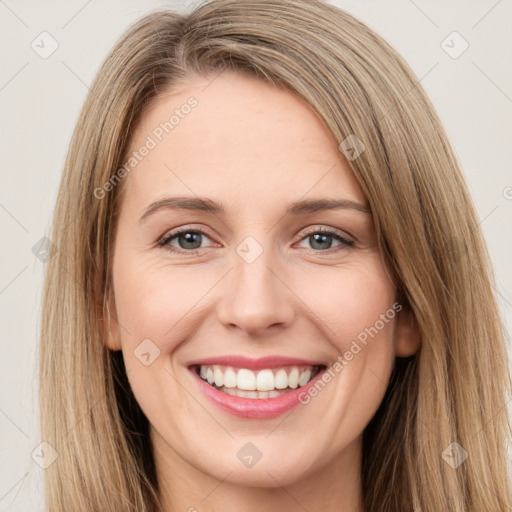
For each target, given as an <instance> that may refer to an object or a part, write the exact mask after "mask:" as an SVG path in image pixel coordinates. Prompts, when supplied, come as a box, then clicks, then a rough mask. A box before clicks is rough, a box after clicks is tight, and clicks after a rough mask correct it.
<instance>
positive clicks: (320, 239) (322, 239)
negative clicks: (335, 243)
mask: <svg viewBox="0 0 512 512" xmlns="http://www.w3.org/2000/svg"><path fill="white" fill-rule="evenodd" d="M311 236H312V237H313V243H312V244H311V246H312V247H313V249H326V248H327V249H328V248H329V247H324V246H322V245H321V244H322V243H324V244H325V243H327V245H329V242H330V238H331V236H330V235H324V234H322V233H316V234H314V235H311ZM326 239H327V242H326ZM318 243H320V247H315V244H318Z"/></svg>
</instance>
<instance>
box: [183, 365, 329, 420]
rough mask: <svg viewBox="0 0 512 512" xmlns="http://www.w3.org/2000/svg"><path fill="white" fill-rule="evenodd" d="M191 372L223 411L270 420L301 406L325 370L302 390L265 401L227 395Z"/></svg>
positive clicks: (241, 416)
mask: <svg viewBox="0 0 512 512" xmlns="http://www.w3.org/2000/svg"><path fill="white" fill-rule="evenodd" d="M224 359H225V358H224ZM195 364H196V363H195ZM201 364H213V363H201ZM218 364H221V363H218ZM222 364H224V363H222ZM296 364H298V363H296ZM306 364H310V363H306ZM242 367H244V366H242ZM245 368H246V366H245ZM266 368H269V366H266ZM190 370H191V373H192V374H193V375H194V376H195V379H196V381H197V383H198V385H199V388H200V389H201V390H202V391H203V392H204V394H205V395H206V396H207V397H208V398H209V399H210V400H211V401H212V402H213V403H214V404H215V405H217V406H218V407H219V408H220V409H222V410H223V411H225V412H228V413H230V414H232V415H233V416H237V417H238V418H246V419H268V418H275V417H277V416H279V415H281V414H284V413H285V412H287V411H289V410H290V409H293V408H294V407H296V406H297V405H299V404H300V403H301V402H300V401H299V397H300V396H301V395H302V394H304V395H305V396H307V393H308V388H310V387H311V386H314V384H315V382H316V381H317V380H318V379H320V378H322V375H323V373H324V371H325V368H324V369H323V370H321V371H320V372H318V373H317V374H316V375H315V376H314V377H313V378H312V379H311V380H310V381H309V382H308V383H307V384H306V385H305V386H301V387H300V388H297V389H294V390H293V391H288V392H286V393H284V394H282V395H280V396H278V397H276V398H263V399H251V398H241V397H238V396H232V395H228V394H227V393H224V392H223V391H219V390H218V389H216V388H214V387H213V386H211V385H210V384H208V383H207V382H205V381H204V380H203V379H201V377H200V376H199V375H198V374H197V373H196V372H195V370H194V369H193V368H191V369H190Z"/></svg>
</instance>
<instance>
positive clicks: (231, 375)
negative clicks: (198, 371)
mask: <svg viewBox="0 0 512 512" xmlns="http://www.w3.org/2000/svg"><path fill="white" fill-rule="evenodd" d="M201 368H203V367H202V366H201ZM236 382H237V377H236V373H235V372H234V371H233V370H232V369H231V368H228V369H227V370H226V371H225V372H224V386H226V387H227V388H236Z"/></svg>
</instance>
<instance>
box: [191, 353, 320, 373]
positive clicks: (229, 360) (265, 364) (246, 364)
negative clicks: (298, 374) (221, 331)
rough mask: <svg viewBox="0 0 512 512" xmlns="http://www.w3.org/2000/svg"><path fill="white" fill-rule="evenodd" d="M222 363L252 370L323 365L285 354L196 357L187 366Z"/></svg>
mask: <svg viewBox="0 0 512 512" xmlns="http://www.w3.org/2000/svg"><path fill="white" fill-rule="evenodd" d="M214 364H218V365H223V366H234V367H236V368H248V369H252V370H261V369H264V368H279V367H282V366H325V363H323V362H322V361H313V360H307V359H299V358H296V357H286V356H277V355H275V356H265V357H260V358H257V359H253V358H250V357H246V356H237V355H229V356H217V357H208V358H204V359H196V360H194V361H190V362H189V363H188V365H187V366H199V365H214Z"/></svg>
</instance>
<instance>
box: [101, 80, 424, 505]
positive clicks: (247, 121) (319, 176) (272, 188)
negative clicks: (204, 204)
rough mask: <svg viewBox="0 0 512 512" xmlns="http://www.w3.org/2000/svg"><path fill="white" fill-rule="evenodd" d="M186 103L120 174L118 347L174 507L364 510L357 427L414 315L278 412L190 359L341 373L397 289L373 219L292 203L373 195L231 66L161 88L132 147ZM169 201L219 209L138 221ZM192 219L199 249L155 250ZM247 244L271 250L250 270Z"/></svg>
mask: <svg viewBox="0 0 512 512" xmlns="http://www.w3.org/2000/svg"><path fill="white" fill-rule="evenodd" d="M207 85H208V87H206V86H207ZM205 87H206V88H205ZM190 96H194V97H195V98H197V100H198V105H197V107H196V108H194V109H193V110H192V111H191V113H190V114H189V115H188V116H187V117H185V118H184V119H182V120H180V124H179V125H178V126H176V127H175V128H174V130H173V131H172V132H171V133H170V134H168V135H166V136H165V137H164V138H163V140H162V141H161V142H160V143H159V144H158V145H157V147H155V148H154V149H152V150H151V151H150V152H149V154H148V155H147V156H146V157H145V158H144V159H143V160H142V161H141V162H140V163H139V164H138V166H137V167H136V169H134V170H133V171H132V172H131V173H130V174H129V175H128V176H127V177H126V178H124V179H125V182H124V183H123V184H122V185H123V186H124V187H125V189H124V190H123V193H124V195H123V201H122V204H121V210H120V217H119V224H118V229H117V235H116V239H115V255H114V259H113V297H112V298H111V307H110V310H111V312H113V313H112V314H113V317H114V318H113V320H111V321H110V324H109V327H108V329H109V330H110V332H111V333H112V334H111V336H109V337H108V342H107V343H108V346H109V348H110V349H112V350H122V351H123V356H124V360H125V364H126V368H127V372H128V378H129V381H130V385H131V387H132V390H133V392H134V395H135V397H136V399H137V401H138V403H139V404H140V407H141V408H142V410H143V411H144V413H145V415H146V416H147V418H148V419H149V422H150V428H151V441H152V444H153V447H154V454H155V463H156V467H157V475H158V480H159V484H160V492H161V496H162V500H163V503H164V510H165V512H171V511H172V512H174V511H187V510H194V509H195V510H199V511H201V512H203V511H215V510H223V511H225V512H231V511H233V512H234V511H239V510H243V511H244V512H255V511H261V510H266V511H269V512H278V511H282V510H286V511H303V510H323V511H324V512H331V511H332V512H334V511H337V512H362V511H363V507H362V490H361V479H360V469H361V467H360V462H361V450H362V443H361V440H362V432H363V430H364V428H365V426H366V425H367V424H368V422H369V421H370V420H371V418H372V416H373V415H374V413H375V412H376V410H377V408H378V407H379V405H380V403H381V401H382V398H383V396H384V393H385V391H386V387H387V384H388V381H389V377H390V375H391V371H392V366H393V362H394V359H395V357H396V356H399V357H406V356H409V355H411V354H413V353H415V352H416V351H417V350H418V347H419V342H418V335H417V332H416V330H415V329H414V328H413V323H412V322H411V319H410V318H409V317H408V316H407V314H406V313H405V312H404V311H401V312H400V313H398V314H397V315H396V316H394V317H393V319H392V320H390V321H388V322H387V323H385V325H384V327H383V328H382V329H380V330H379V332H378V334H377V335H375V336H374V337H373V338H371V339H370V341H369V342H368V344H367V345H366V346H364V347H363V349H362V350H361V351H360V352H359V353H358V354H357V355H355V356H354V358H353V359H352V360H351V361H350V362H349V363H348V364H347V365H346V366H345V368H344V369H343V371H341V372H338V373H336V375H335V377H334V378H333V379H332V380H331V381H330V382H329V383H328V384H327V385H326V386H325V388H324V389H323V390H322V391H321V392H320V393H318V395H317V396H316V397H314V398H313V399H311V400H310V402H309V403H307V404H306V405H302V404H301V405H299V406H296V407H294V408H293V409H292V410H291V411H289V412H288V413H286V414H282V415H279V416H278V417H275V418H266V419H247V418H240V417H236V416H234V415H232V414H230V413H229V412H226V411H224V410H221V409H220V408H219V407H217V406H216V405H215V404H214V403H212V402H211V401H210V400H209V399H208V398H207V397H206V396H205V394H204V393H203V392H202V391H201V389H200V388H199V386H198V385H197V377H196V376H194V375H193V374H192V373H191V371H190V370H189V369H188V367H187V365H188V363H189V362H190V361H193V360H195V359H200V358H206V357H213V356H224V355H229V354H235V355H242V356H247V357H251V358H259V357H263V356H268V355H281V356H287V357H298V358H302V359H307V360H313V361H321V362H323V363H324V364H325V367H327V368H329V367H331V366H332V365H333V364H334V363H335V361H336V359H337V358H338V356H339V355H340V354H343V353H345V352H346V351H347V350H349V348H350V346H351V343H352V342H353V340H355V339H356V338H357V336H358V334H360V333H361V332H363V331H364V330H365V328H368V327H370V326H373V325H374V324H375V322H376V320H378V319H379V318H380V315H382V314H384V313H385V312H386V311H389V310H390V309H391V310H392V306H393V303H395V301H396V289H395V286H394V284H393V282H392V280H391V279H390V277H389V274H388V272H387V271H386V268H385V266H384V263H383V260H382V257H381V253H380V251H379V249H378V246H377V238H376V233H375V229H374V225H373V221H372V217H371V214H370V213H367V212H364V211H360V210H358V209H354V208H348V207H345V208H338V209H332V210H323V211H317V212H305V213H299V214H286V213H285V212H286V208H287V207H288V205H289V204H291V203H293V202H295V201H299V200H309V199H346V200H349V201H352V202H354V203H358V204H360V205H367V203H366V199H365V197H364V194H363V193H362V191H361V189H360V187H359V185H358V183H357V181H356V179H355V177H354V175H353V173H352V171H351V170H350V167H349V164H348V162H347V160H345V157H344V156H343V154H342V153H340V151H339V150H338V145H337V142H336V140H335V139H334V137H332V135H331V134H330V133H329V131H328V130H327V129H326V127H325V126H324V124H323V123H322V122H321V121H320V119H319V117H318V116H317V115H316V114H315V113H314V112H313V111H312V110H311V109H310V108H309V107H308V106H307V105H306V104H305V103H304V102H303V101H302V100H301V99H299V98H298V97H297V96H295V95H292V94H291V93H290V92H286V91H282V90H279V89H275V88H273V87H272V86H270V85H268V84H265V83H264V82H262V81H260V80H258V79H256V78H250V77H244V76H241V75H238V74H236V73H233V72H224V73H222V74H221V75H220V76H218V77H217V78H215V80H213V81H212V79H211V78H210V79H206V78H199V77H194V78H193V79H192V78H191V79H190V80H189V81H188V82H187V83H186V84H185V85H182V86H180V87H179V88H175V89H173V90H172V91H170V92H168V93H167V94H165V95H161V96H160V98H159V99H158V101H157V102H156V103H155V104H153V105H152V106H151V108H150V109H149V110H148V111H146V112H145V114H144V116H143V117H142V120H141V122H140V123H139V124H138V125H137V127H136V131H135V132H134V138H133V140H132V145H131V148H132V150H135V149H136V148H140V147H141V146H142V145H143V144H144V142H145V140H146V137H147V136H148V134H150V133H151V131H152V130H153V129H154V128H155V127H156V126H158V125H159V123H161V122H163V121H165V120H167V119H168V118H169V115H170V113H172V111H173V110H174V109H175V108H178V107H180V105H183V104H184V103H186V100H187V98H189V97H190ZM168 196H193V197H198V196H199V197H201V198H209V199H212V200H214V201H216V202H218V203H221V204H222V205H223V206H224V209H225V213H222V214H221V213H215V214H214V213H211V212H205V211H192V210H186V209H169V208H167V209H166V208H161V209H158V210H156V211H153V213H151V214H149V215H148V216H146V218H145V219H144V220H143V221H140V218H141V216H142V215H143V214H144V212H145V211H146V210H147V208H148V207H149V206H150V205H151V204H152V203H154V202H155V201H158V200H161V199H162V198H164V197H168ZM181 227H187V228H188V231H187V232H189V233H190V232H192V233H197V231H202V232H203V233H204V234H202V235H196V238H195V240H197V243H196V245H195V246H193V248H190V247H191V245H187V244H186V243H184V242H185V240H184V236H182V237H181V238H180V237H179V236H177V237H174V239H172V241H168V245H167V246H159V245H158V242H159V240H161V239H163V238H164V237H166V235H169V234H171V233H172V232H174V231H176V229H177V228H181ZM306 228H308V230H307V233H306ZM318 228H319V229H330V230H334V231H335V232H336V233H337V234H339V235H342V236H343V237H344V238H345V239H347V240H348V241H349V242H353V243H352V244H351V245H346V244H345V243H343V242H340V241H339V239H337V238H336V237H335V236H333V235H327V234H324V235H325V238H324V240H323V241H322V239H321V238H320V239H319V241H320V242H321V243H318V242H316V243H315V239H314V237H313V236H312V235H313V234H314V233H318ZM247 236H251V237H253V238H254V239H255V240H256V241H257V243H258V244H259V247H261V248H262V251H263V252H262V253H261V255H260V256H259V257H258V258H257V259H256V260H255V261H252V262H251V263H248V262H247V261H246V260H244V259H243V258H242V257H240V255H239V253H237V247H238V246H239V244H240V243H241V242H242V241H243V240H244V239H245V238H246V237H247ZM189 244H190V243H189ZM169 246H171V247H172V248H174V249H175V250H178V251H181V253H180V254H176V253H173V252H171V251H170V250H169V248H168V247H169ZM146 339H149V340H151V343H152V344H154V345H151V346H156V347H158V349H159V351H160V353H159V355H158V357H156V359H154V361H153V362H152V363H151V364H150V365H148V366H146V365H144V364H142V363H141V361H140V360H139V358H138V357H136V356H135V355H134V350H136V348H137V347H138V346H139V345H140V343H141V342H142V340H146ZM248 442H250V443H252V444H253V445H254V446H255V447H257V449H258V450H259V452H260V453H261V454H262V456H261V458H260V459H259V460H258V462H257V463H256V464H254V465H253V466H252V467H246V466H245V465H244V464H242V463H241V461H240V459H239V457H237V454H238V452H239V450H240V449H241V448H242V447H243V446H244V445H246V443H248Z"/></svg>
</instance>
